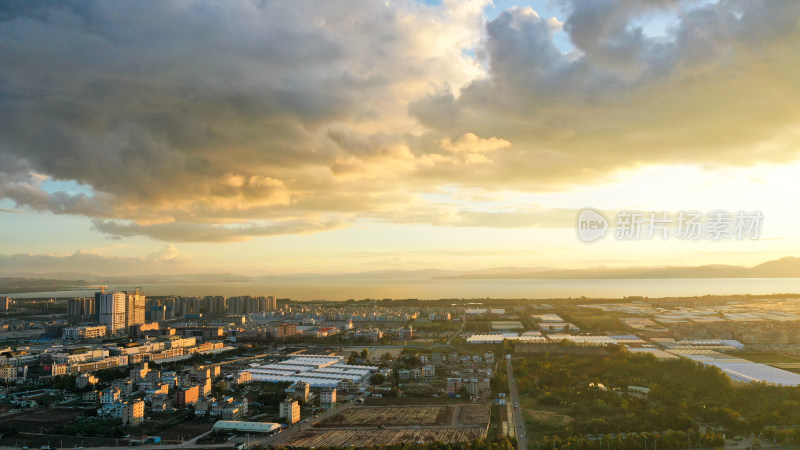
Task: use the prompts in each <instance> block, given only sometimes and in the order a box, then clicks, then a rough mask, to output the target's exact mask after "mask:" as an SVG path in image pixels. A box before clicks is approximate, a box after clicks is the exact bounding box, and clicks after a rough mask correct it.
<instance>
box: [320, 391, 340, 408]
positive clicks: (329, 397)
mask: <svg viewBox="0 0 800 450" xmlns="http://www.w3.org/2000/svg"><path fill="white" fill-rule="evenodd" d="M319 405H320V407H322V409H331V408H333V407H334V406H335V405H336V388H333V389H323V390H322V393H321V394H320V396H319Z"/></svg>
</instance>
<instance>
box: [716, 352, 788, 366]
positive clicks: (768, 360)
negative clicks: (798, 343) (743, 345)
mask: <svg viewBox="0 0 800 450" xmlns="http://www.w3.org/2000/svg"><path fill="white" fill-rule="evenodd" d="M731 355H732V356H736V357H739V358H742V359H746V360H748V361H753V362H755V363H761V364H780V363H800V358H796V357H794V356H788V355H779V354H776V353H763V352H754V351H741V352H735V353H731Z"/></svg>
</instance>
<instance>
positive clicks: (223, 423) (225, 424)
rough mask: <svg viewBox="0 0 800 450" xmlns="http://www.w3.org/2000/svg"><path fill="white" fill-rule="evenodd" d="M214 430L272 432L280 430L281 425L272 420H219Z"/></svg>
mask: <svg viewBox="0 0 800 450" xmlns="http://www.w3.org/2000/svg"><path fill="white" fill-rule="evenodd" d="M213 429H214V430H229V431H249V432H254V433H270V432H272V431H276V430H280V429H281V426H280V424H277V423H271V422H242V421H238V420H218V421H217V422H216V423H214V427H213Z"/></svg>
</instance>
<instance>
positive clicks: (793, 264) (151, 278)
mask: <svg viewBox="0 0 800 450" xmlns="http://www.w3.org/2000/svg"><path fill="white" fill-rule="evenodd" d="M670 278H800V258H797V257H792V256H789V257H785V258H781V259H776V260H773V261H767V262H765V263H762V264H759V265H757V266H754V267H742V266H731V265H723V264H711V265H705V266H672V267H598V268H592V269H574V270H569V269H547V268H523V267H496V268H490V269H482V270H471V271H455V270H439V269H423V270H378V271H370V272H357V273H343V274H330V273H326V274H322V273H317V274H315V273H303V274H290V275H264V276H259V277H251V276H245V275H237V274H231V273H200V274H183V275H145V276H135V277H134V276H131V277H118V276H117V277H104V276H98V275H92V274H86V273H80V272H52V273H42V274H35V273H8V274H0V293H9V292H40V291H55V290H63V289H69V288H78V287H81V286H90V285H120V284H123V285H125V284H127V285H136V284H142V285H144V284H161V283H223V282H227V283H230V282H248V281H254V280H275V281H279V280H284V281H290V280H291V281H302V280H316V281H317V282H319V281H325V280H339V281H341V280H352V281H357V280H431V279H465V280H466V279H474V280H478V279H483V280H502V279H670Z"/></svg>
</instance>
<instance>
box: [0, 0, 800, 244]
mask: <svg viewBox="0 0 800 450" xmlns="http://www.w3.org/2000/svg"><path fill="white" fill-rule="evenodd" d="M487 3H488V2H487V1H483V0H474V1H456V0H450V1H445V2H443V4H441V5H435V6H430V5H424V4H420V3H418V2H416V1H413V0H408V1H399V2H380V1H371V0H356V1H348V2H344V3H342V2H333V1H331V2H312V1H305V0H296V1H271V2H256V1H245V0H241V1H231V2H203V1H158V2H156V1H153V2H144V3H142V2H107V1H65V2H36V1H34V2H8V3H4V4H2V5H0V67H2V68H3V69H2V71H1V72H0V198H8V199H11V200H13V201H14V202H16V204H17V205H18V206H19V207H20V208H26V209H30V210H37V211H51V212H54V213H57V214H76V215H82V216H87V217H90V218H92V219H93V221H94V222H93V223H94V227H95V229H97V230H99V231H101V232H103V233H106V234H108V235H110V236H112V237H127V236H135V235H146V236H150V237H152V238H154V239H159V240H164V241H230V240H241V239H246V238H248V237H251V236H267V235H275V234H287V233H308V232H315V231H322V230H329V229H335V228H339V227H342V226H346V224H347V223H348V221H352V220H386V221H392V222H396V223H408V222H413V221H415V220H419V221H424V220H428V219H430V218H432V217H433V216H436V214H433V215H432V214H430V213H429V211H431V210H432V209H435V206H436V205H434V204H432V203H430V202H426V201H424V200H421V199H422V197H421V195H424V194H425V193H430V192H435V191H436V190H437V189H439V188H440V187H441V186H444V185H447V186H469V187H477V188H480V189H491V190H499V189H503V190H519V191H537V190H546V189H553V188H555V187H563V186H565V185H569V184H571V183H587V182H593V181H595V180H597V179H599V178H601V177H603V176H607V175H610V174H613V173H615V172H616V171H618V170H620V169H622V168H626V167H634V166H642V165H647V164H655V163H659V164H671V163H708V162H715V163H719V162H720V161H722V163H728V164H731V165H747V164H753V163H756V162H764V161H786V160H789V159H796V158H797V156H798V155H797V153H796V146H795V145H794V143H795V142H796V139H797V136H796V135H797V132H796V131H795V130H797V127H796V123H797V121H798V120H800V107H798V105H797V104H796V102H794V101H793V100H794V98H796V97H797V96H798V95H800V85H798V84H797V83H796V80H795V78H796V73H797V72H798V69H800V67H798V61H800V58H798V56H800V54H798V53H800V33H798V18H800V5H798V4H797V3H796V2H793V1H780V0H762V1H756V0H752V1H744V0H740V1H725V0H723V1H720V2H718V3H712V4H707V3H705V2H695V1H684V2H681V1H677V0H675V1H670V0H658V1H656V0H648V1H634V0H596V1H572V2H568V1H564V2H563V5H564V10H565V16H564V18H563V20H561V21H560V20H557V19H555V18H546V17H540V16H539V14H537V13H536V12H535V11H534V10H533V9H531V8H513V9H510V10H508V11H504V12H502V13H501V14H500V15H499V16H498V17H496V18H494V19H493V20H491V21H487V19H486V18H485V16H484V13H483V10H484V8H485V6H486V5H487ZM654 15H663V16H668V17H671V18H673V19H674V20H673V22H674V25H673V26H672V28H670V29H669V30H668V33H667V36H649V35H648V34H647V33H646V32H645V31H644V30H643V29H642V28H641V23H642V21H643V20H645V19H647V18H649V17H653V16H654ZM560 32H564V33H567V34H568V36H569V37H570V39H571V41H572V43H573V45H574V46H575V50H573V51H570V52H567V53H564V52H562V51H561V50H559V49H558V48H557V47H556V45H555V44H554V34H555V33H560ZM473 55H476V56H473ZM48 180H55V181H66V182H73V183H77V184H78V185H80V186H82V187H85V188H86V192H80V193H74V192H73V193H69V192H53V190H52V189H49V188H48V187H47V186H46V181H48ZM398 212H402V213H398ZM556 213H557V214H558V212H556ZM483 214H490V215H489V216H485V217H484V216H483ZM491 214H494V215H491ZM504 214H507V211H497V212H495V213H493V212H491V211H488V212H487V211H482V212H471V211H466V210H465V211H460V212H459V211H455V212H453V211H447V212H444V213H439V216H440V217H441V216H442V215H444V216H446V217H445V218H444V219H442V220H432V221H431V222H425V223H434V224H441V225H448V226H459V225H462V226H463V225H468V226H473V225H472V224H483V225H475V226H509V224H513V225H512V226H524V225H525V224H529V226H542V225H541V224H542V221H540V220H538V219H537V218H536V217H533V216H536V215H535V214H534V215H533V216H531V215H527V216H526V213H525V212H524V211H523V212H522V213H521V215H519V214H516V213H514V215H512V216H504ZM500 218H502V220H499V219H500ZM434 219H435V218H434Z"/></svg>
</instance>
